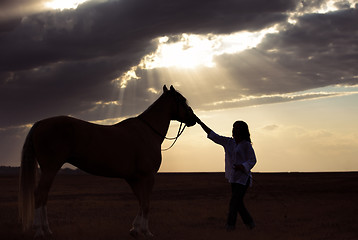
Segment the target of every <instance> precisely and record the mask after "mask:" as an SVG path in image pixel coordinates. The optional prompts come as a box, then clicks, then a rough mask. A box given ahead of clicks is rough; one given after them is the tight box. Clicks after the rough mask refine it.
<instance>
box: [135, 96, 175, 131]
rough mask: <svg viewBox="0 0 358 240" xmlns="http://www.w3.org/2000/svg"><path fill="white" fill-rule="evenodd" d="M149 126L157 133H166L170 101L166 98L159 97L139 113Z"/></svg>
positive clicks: (169, 116)
mask: <svg viewBox="0 0 358 240" xmlns="http://www.w3.org/2000/svg"><path fill="white" fill-rule="evenodd" d="M139 117H140V118H142V119H143V120H144V121H145V122H146V123H147V124H148V125H150V127H151V128H153V129H154V130H155V131H156V132H157V133H159V134H160V135H162V136H163V137H165V136H166V135H167V132H168V129H169V124H170V118H171V109H170V102H169V101H166V99H163V98H159V99H158V100H157V101H155V102H154V103H153V104H152V105H151V106H150V107H149V108H148V109H147V110H145V111H144V112H143V113H142V114H140V115H139Z"/></svg>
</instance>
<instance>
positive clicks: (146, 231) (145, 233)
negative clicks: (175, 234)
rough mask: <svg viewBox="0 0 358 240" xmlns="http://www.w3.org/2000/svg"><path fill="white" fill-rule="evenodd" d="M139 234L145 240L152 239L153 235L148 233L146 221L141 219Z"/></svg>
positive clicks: (143, 218)
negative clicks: (146, 239)
mask: <svg viewBox="0 0 358 240" xmlns="http://www.w3.org/2000/svg"><path fill="white" fill-rule="evenodd" d="M141 232H142V233H143V235H144V236H145V237H146V238H152V237H153V236H154V235H153V234H152V233H151V232H150V231H149V224H148V219H147V218H145V217H142V224H141Z"/></svg>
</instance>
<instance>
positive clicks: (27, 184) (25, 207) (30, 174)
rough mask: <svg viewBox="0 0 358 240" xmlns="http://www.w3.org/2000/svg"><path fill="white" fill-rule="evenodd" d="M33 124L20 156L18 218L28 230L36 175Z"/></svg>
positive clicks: (33, 206)
mask: <svg viewBox="0 0 358 240" xmlns="http://www.w3.org/2000/svg"><path fill="white" fill-rule="evenodd" d="M35 125H36V124H35ZM35 125H34V126H32V128H31V129H30V132H29V133H28V134H27V137H26V140H25V143H24V146H23V148H22V156H21V168H20V179H19V202H18V203H19V219H20V222H21V223H22V227H23V230H28V229H29V228H30V227H31V225H32V222H33V217H34V209H35V197H34V192H35V184H36V175H37V161H36V157H35V149H34V144H33V131H34V129H35Z"/></svg>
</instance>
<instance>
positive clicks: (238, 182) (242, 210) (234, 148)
mask: <svg viewBox="0 0 358 240" xmlns="http://www.w3.org/2000/svg"><path fill="white" fill-rule="evenodd" d="M197 123H198V124H200V126H201V127H202V128H203V130H204V131H205V132H206V133H207V134H208V138H209V139H211V140H212V141H213V142H215V143H217V144H220V145H222V146H223V147H224V150H225V177H226V178H227V179H228V180H229V182H230V184H231V191H232V195H231V200H230V206H229V213H228V217H227V223H226V230H227V231H232V230H234V229H235V224H236V218H237V213H238V212H239V214H240V216H241V218H242V220H243V222H244V223H245V225H246V226H247V227H248V228H249V229H252V228H254V227H255V223H254V220H253V219H252V217H251V215H250V213H249V212H248V210H247V209H246V207H245V205H244V196H245V193H246V191H247V189H248V187H249V186H250V184H251V179H252V175H251V169H252V168H253V167H254V165H255V164H256V156H255V152H254V149H253V148H252V146H251V139H250V132H249V128H248V125H247V124H246V123H245V122H244V121H236V122H235V123H234V125H233V129H232V138H230V137H223V136H220V135H218V134H216V133H215V132H214V131H212V130H211V129H210V128H209V127H208V126H206V125H205V124H204V123H203V122H202V121H201V120H200V119H199V118H198V117H197Z"/></svg>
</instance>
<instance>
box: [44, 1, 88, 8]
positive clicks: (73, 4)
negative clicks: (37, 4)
mask: <svg viewBox="0 0 358 240" xmlns="http://www.w3.org/2000/svg"><path fill="white" fill-rule="evenodd" d="M87 1H88V0H52V1H48V2H46V3H45V6H46V7H48V8H52V9H60V10H63V9H70V8H74V9H75V8H77V6H78V5H80V4H81V3H84V2H87Z"/></svg>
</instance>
